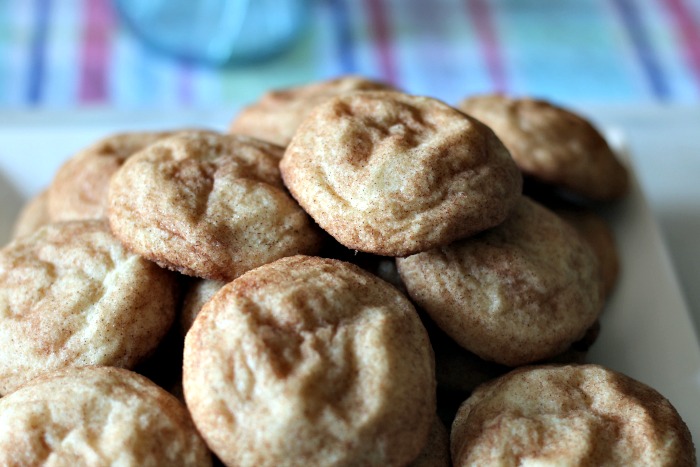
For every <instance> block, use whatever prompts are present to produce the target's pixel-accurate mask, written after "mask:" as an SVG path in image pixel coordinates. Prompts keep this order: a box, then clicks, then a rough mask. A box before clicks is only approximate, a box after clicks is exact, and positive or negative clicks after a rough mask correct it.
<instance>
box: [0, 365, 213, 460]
mask: <svg viewBox="0 0 700 467" xmlns="http://www.w3.org/2000/svg"><path fill="white" fill-rule="evenodd" d="M0 464H1V465H17V466H19V465H65V466H67V465H138V466H154V467H155V466H161V465H168V466H193V467H194V466H197V467H200V466H209V465H212V461H211V454H210V453H209V450H208V449H207V446H206V445H205V444H204V441H203V440H202V438H201V437H200V436H199V434H198V433H197V430H196V428H195V427H194V424H193V423H192V420H191V418H190V416H189V414H188V412H187V409H186V408H185V407H184V406H183V405H182V403H181V402H179V401H178V400H177V399H175V398H174V397H173V396H171V395H170V394H168V393H166V392H165V391H163V390H162V389H160V388H159V387H158V386H156V385H155V384H153V383H152V382H151V381H149V380H148V379H146V378H144V377H142V376H139V375H137V374H136V373H133V372H131V371H127V370H123V369H119V368H110V367H84V368H77V369H76V368H73V369H66V370H61V371H58V372H55V373H49V374H46V375H44V376H41V377H39V378H37V379H35V380H32V381H31V382H30V383H28V384H26V385H24V386H22V387H21V388H20V389H18V390H17V391H15V392H13V393H12V394H10V395H8V396H6V397H4V398H3V399H0Z"/></svg>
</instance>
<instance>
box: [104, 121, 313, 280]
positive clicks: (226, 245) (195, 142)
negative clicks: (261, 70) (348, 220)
mask: <svg viewBox="0 0 700 467" xmlns="http://www.w3.org/2000/svg"><path fill="white" fill-rule="evenodd" d="M281 153H282V148H280V147H279V146H275V145H273V144H270V143H266V142H263V141H260V140H256V139H254V138H251V137H247V136H240V135H224V134H218V133H214V132H205V131H191V132H182V133H178V134H177V135H175V136H172V137H170V138H166V139H162V140H160V141H158V142H156V143H154V144H152V145H151V146H149V147H148V148H147V149H145V150H143V151H141V152H139V153H137V154H135V155H133V156H132V157H130V158H129V159H128V160H127V161H126V162H125V163H124V165H123V166H122V167H121V168H120V169H119V170H118V171H117V173H116V174H114V176H113V178H112V181H111V184H110V189H109V223H110V226H111V228H112V231H113V232H114V234H115V235H116V236H117V237H118V238H119V239H120V240H121V241H122V242H123V243H124V244H125V245H126V246H127V247H128V248H130V249H132V250H133V251H135V252H137V253H138V254H140V255H142V256H144V257H146V258H148V259H150V260H151V261H155V262H156V263H158V264H159V265H161V266H163V267H166V268H168V269H173V270H176V271H179V272H181V273H183V274H187V275H190V276H197V277H202V278H207V279H215V280H222V281H229V280H232V279H234V278H236V277H238V276H239V275H241V274H242V273H244V272H245V271H247V270H249V269H253V268H255V267H257V266H260V265H262V264H265V263H268V262H270V261H274V260H275V259H278V258H281V257H284V256H290V255H294V254H297V253H312V252H315V251H316V250H317V248H318V247H319V246H320V245H319V241H320V240H319V234H318V232H317V230H316V228H315V226H314V225H313V222H312V221H311V219H310V218H309V217H308V216H307V215H306V213H305V212H304V211H303V210H302V209H301V208H300V207H299V205H297V204H296V202H294V200H293V199H292V198H291V197H290V196H289V195H288V194H287V192H286V191H285V189H284V186H283V185H282V181H281V178H280V174H279V169H278V162H279V158H280V154H281Z"/></svg>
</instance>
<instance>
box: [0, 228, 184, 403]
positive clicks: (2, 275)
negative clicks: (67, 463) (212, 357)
mask: <svg viewBox="0 0 700 467" xmlns="http://www.w3.org/2000/svg"><path fill="white" fill-rule="evenodd" d="M175 288H176V283H175V279H174V277H173V274H172V273H170V272H168V271H164V270H162V269H161V268H159V267H158V266H156V265H155V264H153V263H151V262H150V261H146V260H145V259H143V258H141V257H139V256H137V255H136V254H134V253H132V252H130V251H128V250H127V249H126V248H124V247H123V246H122V245H121V243H119V241H118V240H117V239H116V238H115V237H114V236H113V235H112V234H111V233H110V231H109V228H108V227H107V225H106V223H104V222H101V221H72V222H63V223H56V224H48V225H46V226H44V227H42V228H40V229H39V230H38V231H36V232H35V233H34V234H31V235H29V236H25V237H21V238H19V239H17V240H14V241H13V242H11V243H10V244H9V245H7V246H6V247H5V248H3V249H2V250H0V394H7V393H8V392H9V391H11V390H13V389H15V388H16V387H17V386H19V385H20V384H22V383H24V382H26V381H28V380H30V379H32V378H34V377H35V376H37V375H39V374H41V373H45V372H47V371H51V370H55V369H59V368H63V367H73V366H85V365H112V366H120V367H126V368H131V367H133V366H134V365H136V364H137V363H138V362H139V361H140V360H142V359H143V358H144V357H145V356H146V355H148V354H149V353H150V352H151V351H153V349H155V348H156V346H157V345H158V343H159V342H160V340H161V338H162V337H163V336H164V335H165V333H166V332H167V331H168V329H169V327H170V326H171V324H172V322H173V320H174V316H175V306H176V304H175V295H176V292H175Z"/></svg>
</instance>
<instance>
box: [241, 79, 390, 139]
mask: <svg viewBox="0 0 700 467" xmlns="http://www.w3.org/2000/svg"><path fill="white" fill-rule="evenodd" d="M390 89H392V87H391V86H389V85H387V84H384V83H379V82H376V81H371V80H368V79H367V78H363V77H360V76H341V77H339V78H335V79H331V80H328V81H319V82H314V83H310V84H305V85H302V86H296V87H292V88H288V89H278V90H274V91H269V92H267V93H265V94H264V95H263V96H262V98H261V99H260V100H259V101H258V102H255V103H253V104H251V105H249V106H248V107H246V108H244V109H243V110H241V112H240V113H239V114H238V115H237V116H236V118H235V119H234V120H233V121H232V122H231V125H230V127H229V131H230V132H231V133H236V134H241V135H248V136H253V137H255V138H260V139H262V140H265V141H270V142H272V143H275V144H279V145H280V146H286V145H288V144H289V142H290V141H291V140H292V136H294V133H295V132H296V130H297V128H298V127H299V124H300V123H301V122H302V121H303V120H304V119H305V118H306V117H307V116H308V115H309V113H311V110H313V108H314V107H316V106H317V105H319V104H322V103H323V102H326V101H327V100H329V99H331V98H332V97H335V96H338V95H342V94H348V93H351V92H357V91H371V90H390Z"/></svg>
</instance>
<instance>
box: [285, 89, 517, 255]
mask: <svg viewBox="0 0 700 467" xmlns="http://www.w3.org/2000/svg"><path fill="white" fill-rule="evenodd" d="M280 168H281V170H282V176H283V178H284V182H285V184H286V185H287V187H288V188H289V190H290V192H291V193H292V195H293V196H294V197H295V198H296V199H297V201H299V204H301V206H302V207H303V208H304V209H305V210H306V211H307V212H308V213H309V214H310V215H311V217H313V218H314V220H315V221H316V222H317V223H318V224H319V225H320V226H321V228H323V229H324V230H325V231H327V232H328V233H330V234H331V235H332V236H333V237H334V238H335V239H336V240H338V241H339V242H340V243H341V244H343V245H345V246H346V247H347V248H350V249H354V250H360V251H365V252H368V253H374V254H379V255H385V256H404V255H408V254H413V253H417V252H420V251H425V250H428V249H430V248H435V247H438V246H441V245H445V244H448V243H450V242H452V241H454V240H456V239H458V238H462V237H465V236H468V235H471V234H474V233H477V232H480V231H482V230H484V229H487V228H490V227H493V226H495V225H498V224H499V223H501V222H502V221H503V220H504V219H505V218H506V216H507V215H508V213H509V212H510V210H511V208H512V207H513V205H514V204H515V203H516V201H517V199H518V198H519V196H520V191H521V188H522V179H521V175H520V172H519V171H518V169H517V167H516V166H515V164H514V163H513V160H512V159H511V157H510V155H509V154H508V151H507V150H506V149H505V147H504V146H503V145H502V144H501V142H500V141H499V140H498V138H497V137H496V136H495V135H494V134H493V132H491V130H489V129H488V128H487V127H486V126H484V125H482V124H481V123H479V122H477V121H476V120H474V119H472V118H470V117H467V116H466V115H464V114H462V113H461V112H459V111H457V110H455V109H453V108H451V107H449V106H448V105H446V104H444V103H442V102H440V101H437V100H435V99H431V98H428V97H418V96H410V95H408V94H403V93H399V92H380V91H371V92H370V91H367V92H361V93H354V94H348V95H345V96H340V97H336V98H334V99H332V100H330V101H327V102H326V103H324V104H321V105H320V106H318V107H316V108H315V109H314V111H313V112H312V113H311V115H310V116H309V118H307V119H306V120H305V121H304V122H303V123H302V125H301V126H300V127H299V130H298V131H297V133H296V135H295V136H294V139H293V140H292V142H291V143H290V144H289V146H288V147H287V150H286V152H285V154H284V157H283V158H282V162H281V164H280Z"/></svg>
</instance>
